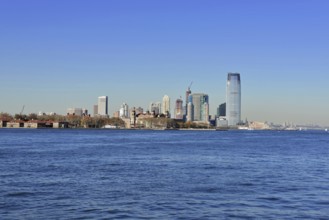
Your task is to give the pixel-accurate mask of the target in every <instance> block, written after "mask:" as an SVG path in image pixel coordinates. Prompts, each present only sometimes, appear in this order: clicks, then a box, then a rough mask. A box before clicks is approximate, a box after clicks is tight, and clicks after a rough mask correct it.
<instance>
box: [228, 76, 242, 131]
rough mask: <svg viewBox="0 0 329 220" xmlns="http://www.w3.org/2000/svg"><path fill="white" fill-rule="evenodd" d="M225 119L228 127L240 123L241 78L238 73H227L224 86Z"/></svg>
mask: <svg viewBox="0 0 329 220" xmlns="http://www.w3.org/2000/svg"><path fill="white" fill-rule="evenodd" d="M226 119H227V122H228V126H236V125H237V124H238V123H240V122H241V78H240V74H239V73H228V75H227V84H226Z"/></svg>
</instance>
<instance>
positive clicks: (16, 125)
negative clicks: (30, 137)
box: [7, 121, 24, 128]
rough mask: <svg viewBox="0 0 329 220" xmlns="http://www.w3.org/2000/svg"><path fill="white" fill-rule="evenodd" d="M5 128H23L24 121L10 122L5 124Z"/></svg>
mask: <svg viewBox="0 0 329 220" xmlns="http://www.w3.org/2000/svg"><path fill="white" fill-rule="evenodd" d="M7 128H24V121H10V122H8V123H7Z"/></svg>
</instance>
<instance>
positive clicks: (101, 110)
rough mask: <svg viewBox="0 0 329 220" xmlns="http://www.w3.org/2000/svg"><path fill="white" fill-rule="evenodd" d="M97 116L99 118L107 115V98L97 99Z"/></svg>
mask: <svg viewBox="0 0 329 220" xmlns="http://www.w3.org/2000/svg"><path fill="white" fill-rule="evenodd" d="M98 115H100V116H107V115H108V97H107V96H100V97H98Z"/></svg>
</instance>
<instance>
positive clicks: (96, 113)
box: [94, 105, 98, 116]
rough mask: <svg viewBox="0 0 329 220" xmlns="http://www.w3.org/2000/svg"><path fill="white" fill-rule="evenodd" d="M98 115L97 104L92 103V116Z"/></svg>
mask: <svg viewBox="0 0 329 220" xmlns="http://www.w3.org/2000/svg"><path fill="white" fill-rule="evenodd" d="M96 115H98V105H94V116H96Z"/></svg>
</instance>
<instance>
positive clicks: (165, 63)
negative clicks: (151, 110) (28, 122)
mask: <svg viewBox="0 0 329 220" xmlns="http://www.w3.org/2000/svg"><path fill="white" fill-rule="evenodd" d="M328 11H329V1H327V0H290V1H287V0H276V1H263V0H248V1H246V0H229V1H228V0H198V1H197V0H158V1H154V0H138V1H136V0H96V1H95V0H93V1H92V0H70V1H68V0H47V1H44V0H29V1H26V0H0V82H1V86H0V112H8V113H11V114H15V113H19V112H20V111H21V109H22V107H23V105H25V109H24V113H25V114H28V113H32V112H39V111H43V112H56V113H57V114H65V113H66V110H67V108H70V107H82V108H87V109H88V110H89V111H90V112H92V110H93V108H92V107H93V105H94V104H97V97H98V96H103V95H107V96H108V97H109V111H110V114H113V112H114V111H117V110H118V109H119V108H120V106H121V104H122V103H124V102H125V103H127V104H128V105H129V106H130V107H133V106H135V107H138V106H141V107H143V108H144V109H147V108H148V106H149V103H150V102H155V101H161V100H162V97H163V96H164V95H169V96H170V98H171V105H172V113H173V106H174V102H175V100H176V99H177V98H179V97H180V96H182V97H184V94H185V91H186V89H187V87H188V86H189V85H190V83H191V82H193V85H192V88H191V90H192V92H193V93H200V92H202V93H206V94H208V95H209V99H210V113H211V114H214V113H215V112H216V109H217V107H218V105H219V104H221V103H223V102H225V99H226V98H225V97H226V79H227V73H228V72H238V73H240V74H241V80H242V118H243V119H245V118H247V119H248V120H249V121H269V122H275V123H284V122H290V123H296V124H319V125H329V114H328V113H329V101H328V95H329V40H328V39H329V13H328Z"/></svg>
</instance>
